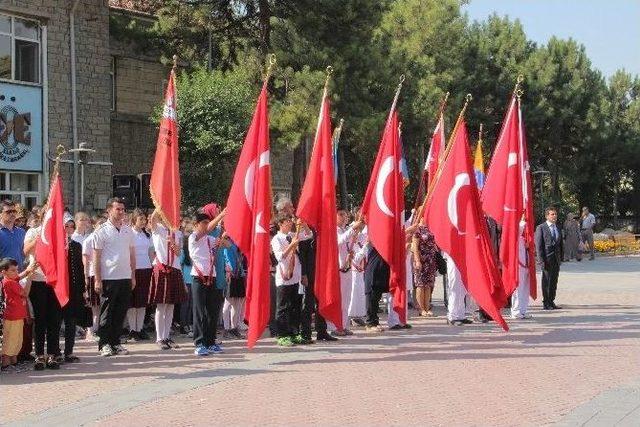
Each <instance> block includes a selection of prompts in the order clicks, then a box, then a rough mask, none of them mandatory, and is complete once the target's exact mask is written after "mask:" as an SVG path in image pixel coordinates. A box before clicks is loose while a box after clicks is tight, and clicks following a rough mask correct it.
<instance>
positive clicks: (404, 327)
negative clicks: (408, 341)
mask: <svg viewBox="0 0 640 427" xmlns="http://www.w3.org/2000/svg"><path fill="white" fill-rule="evenodd" d="M411 328H413V326H411V323H405V324H404V325H402V329H411Z"/></svg>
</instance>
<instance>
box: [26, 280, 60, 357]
mask: <svg viewBox="0 0 640 427" xmlns="http://www.w3.org/2000/svg"><path fill="white" fill-rule="evenodd" d="M29 299H31V305H33V321H34V341H35V351H36V356H43V355H44V341H45V339H46V341H47V354H48V355H50V356H55V355H58V354H60V321H61V319H62V314H61V309H60V304H59V303H58V298H56V294H55V292H53V288H52V287H51V286H48V285H47V284H46V283H45V282H36V281H33V282H31V291H30V292H29Z"/></svg>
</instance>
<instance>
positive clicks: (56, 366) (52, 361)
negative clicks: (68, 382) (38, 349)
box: [47, 356, 60, 371]
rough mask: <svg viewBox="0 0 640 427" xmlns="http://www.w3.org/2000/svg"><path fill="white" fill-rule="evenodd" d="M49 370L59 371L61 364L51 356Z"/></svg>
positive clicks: (48, 362)
mask: <svg viewBox="0 0 640 427" xmlns="http://www.w3.org/2000/svg"><path fill="white" fill-rule="evenodd" d="M47 369H52V370H54V371H55V370H57V369H60V364H59V363H58V361H57V360H56V357H54V356H49V357H48V358H47Z"/></svg>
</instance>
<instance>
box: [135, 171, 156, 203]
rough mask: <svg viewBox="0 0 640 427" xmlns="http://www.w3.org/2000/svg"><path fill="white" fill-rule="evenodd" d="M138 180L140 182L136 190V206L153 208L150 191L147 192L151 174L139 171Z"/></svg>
mask: <svg viewBox="0 0 640 427" xmlns="http://www.w3.org/2000/svg"><path fill="white" fill-rule="evenodd" d="M138 182H139V183H140V186H139V187H138V188H139V191H138V207H141V208H144V209H151V208H153V201H152V200H151V193H150V192H149V184H151V174H150V173H141V174H140V175H138Z"/></svg>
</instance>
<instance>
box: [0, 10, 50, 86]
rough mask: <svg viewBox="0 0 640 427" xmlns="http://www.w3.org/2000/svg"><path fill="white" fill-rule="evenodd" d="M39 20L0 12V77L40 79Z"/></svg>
mask: <svg viewBox="0 0 640 427" xmlns="http://www.w3.org/2000/svg"><path fill="white" fill-rule="evenodd" d="M40 33H41V31H40V24H38V22H37V21H33V20H30V19H23V18H16V17H12V16H8V15H0V78H1V79H7V80H18V81H21V82H29V83H40Z"/></svg>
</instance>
